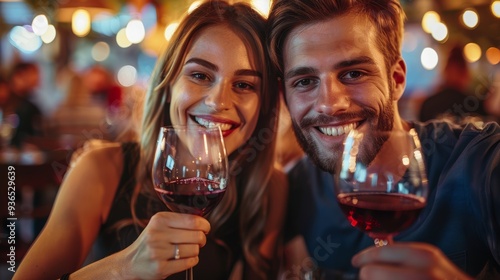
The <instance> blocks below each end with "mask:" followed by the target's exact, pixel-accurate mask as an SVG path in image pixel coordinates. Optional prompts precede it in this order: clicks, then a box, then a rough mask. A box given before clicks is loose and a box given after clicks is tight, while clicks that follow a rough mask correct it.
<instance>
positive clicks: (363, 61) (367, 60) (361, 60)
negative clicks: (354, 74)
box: [333, 56, 375, 69]
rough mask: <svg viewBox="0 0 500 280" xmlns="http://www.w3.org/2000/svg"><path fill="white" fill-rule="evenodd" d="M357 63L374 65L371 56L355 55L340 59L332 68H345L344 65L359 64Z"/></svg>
mask: <svg viewBox="0 0 500 280" xmlns="http://www.w3.org/2000/svg"><path fill="white" fill-rule="evenodd" d="M359 64H371V65H375V61H374V60H373V59H372V58H371V57H368V56H360V57H356V58H354V59H350V60H344V61H341V62H339V63H337V64H335V65H334V67H333V68H334V69H341V68H346V67H350V66H354V65H359Z"/></svg>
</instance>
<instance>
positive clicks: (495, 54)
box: [485, 47, 500, 65]
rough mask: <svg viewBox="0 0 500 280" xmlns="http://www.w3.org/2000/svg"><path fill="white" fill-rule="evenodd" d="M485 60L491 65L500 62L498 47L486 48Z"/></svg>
mask: <svg viewBox="0 0 500 280" xmlns="http://www.w3.org/2000/svg"><path fill="white" fill-rule="evenodd" d="M485 55H486V60H488V62H489V63H490V64H492V65H497V64H498V63H500V49H498V48H495V47H491V48H489V49H487V50H486V53H485Z"/></svg>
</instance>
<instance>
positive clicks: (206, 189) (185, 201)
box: [152, 126, 229, 279]
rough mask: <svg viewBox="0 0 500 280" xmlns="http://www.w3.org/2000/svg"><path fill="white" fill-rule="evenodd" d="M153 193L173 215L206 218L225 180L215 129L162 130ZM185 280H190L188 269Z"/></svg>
mask: <svg viewBox="0 0 500 280" xmlns="http://www.w3.org/2000/svg"><path fill="white" fill-rule="evenodd" d="M152 178H153V184H154V188H155V191H156V193H157V194H158V196H159V197H160V199H161V200H162V201H163V203H164V204H165V205H166V206H167V207H168V208H169V209H170V210H171V211H173V212H178V213H186V214H194V215H199V216H203V217H205V216H207V215H208V214H209V213H210V212H211V211H212V210H213V209H214V208H215V207H216V206H217V205H218V204H219V202H220V201H221V200H222V198H223V196H224V193H225V191H226V186H227V183H228V178H229V170H228V159H227V156H226V149H225V146H224V140H223V136H222V132H221V130H220V128H219V127H213V128H204V127H200V126H173V127H162V128H161V129H160V133H159V136H158V142H157V145H156V151H155V157H154V161H153V170H152ZM186 279H193V271H192V268H190V269H189V270H188V271H187V272H186Z"/></svg>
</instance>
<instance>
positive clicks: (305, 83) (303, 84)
mask: <svg viewBox="0 0 500 280" xmlns="http://www.w3.org/2000/svg"><path fill="white" fill-rule="evenodd" d="M313 84H314V81H313V80H312V79H300V80H298V81H296V82H295V83H293V84H292V86H293V87H308V86H311V85H313Z"/></svg>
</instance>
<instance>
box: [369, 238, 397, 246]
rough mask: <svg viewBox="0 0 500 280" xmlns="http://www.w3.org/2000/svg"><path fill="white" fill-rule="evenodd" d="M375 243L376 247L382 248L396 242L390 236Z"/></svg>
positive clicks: (378, 239) (376, 240) (377, 239)
mask: <svg viewBox="0 0 500 280" xmlns="http://www.w3.org/2000/svg"><path fill="white" fill-rule="evenodd" d="M373 242H374V243H375V247H382V246H386V245H391V244H393V243H394V240H392V235H388V236H386V237H385V238H375V239H374V240H373Z"/></svg>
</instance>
